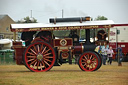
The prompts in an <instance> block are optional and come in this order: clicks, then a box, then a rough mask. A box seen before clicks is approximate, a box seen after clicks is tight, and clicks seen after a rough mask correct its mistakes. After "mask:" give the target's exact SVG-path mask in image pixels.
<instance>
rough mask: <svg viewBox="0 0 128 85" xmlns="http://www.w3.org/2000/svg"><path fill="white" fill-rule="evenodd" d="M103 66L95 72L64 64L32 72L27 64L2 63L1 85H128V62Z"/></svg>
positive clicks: (0, 67) (0, 70)
mask: <svg viewBox="0 0 128 85" xmlns="http://www.w3.org/2000/svg"><path fill="white" fill-rule="evenodd" d="M122 64H123V66H118V65H117V62H113V64H112V65H105V66H102V67H101V68H100V69H99V70H98V71H95V72H84V71H81V70H80V68H79V67H78V65H74V64H73V65H68V64H64V65H62V66H58V67H55V66H54V67H53V68H52V69H51V70H50V71H48V72H38V73H36V72H30V71H29V70H28V69H27V68H26V67H25V66H19V65H0V85H128V62H123V63H122Z"/></svg>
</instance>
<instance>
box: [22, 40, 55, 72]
mask: <svg viewBox="0 0 128 85" xmlns="http://www.w3.org/2000/svg"><path fill="white" fill-rule="evenodd" d="M55 58H56V56H55V51H54V49H53V48H52V46H51V45H50V44H48V43H47V42H43V41H42V42H34V43H32V44H30V45H29V46H28V47H27V48H26V51H25V54H24V58H23V59H24V64H25V66H26V67H27V68H28V69H29V70H31V71H34V72H43V71H48V70H50V69H51V68H52V67H53V65H54V63H55Z"/></svg>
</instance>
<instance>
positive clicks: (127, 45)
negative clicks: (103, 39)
mask: <svg viewBox="0 0 128 85" xmlns="http://www.w3.org/2000/svg"><path fill="white" fill-rule="evenodd" d="M118 45H120V46H121V47H122V45H125V47H122V53H123V54H124V55H125V56H126V54H127V53H128V42H117V46H118ZM109 46H111V47H112V48H113V50H114V53H115V54H114V56H113V59H115V56H116V52H115V49H116V42H110V43H109Z"/></svg>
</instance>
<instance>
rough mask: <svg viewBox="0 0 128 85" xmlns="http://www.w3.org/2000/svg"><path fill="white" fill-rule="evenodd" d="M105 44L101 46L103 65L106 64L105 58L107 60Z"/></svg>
mask: <svg viewBox="0 0 128 85" xmlns="http://www.w3.org/2000/svg"><path fill="white" fill-rule="evenodd" d="M107 51H108V48H107V45H105V46H103V47H102V56H103V65H106V60H107Z"/></svg>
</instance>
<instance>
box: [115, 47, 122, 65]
mask: <svg viewBox="0 0 128 85" xmlns="http://www.w3.org/2000/svg"><path fill="white" fill-rule="evenodd" d="M116 59H117V61H118V65H119V66H122V63H121V62H122V60H123V55H122V48H121V46H120V45H118V48H117V49H116Z"/></svg>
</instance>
